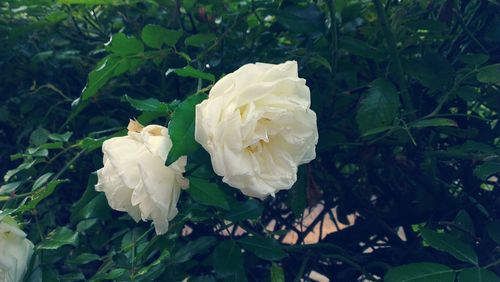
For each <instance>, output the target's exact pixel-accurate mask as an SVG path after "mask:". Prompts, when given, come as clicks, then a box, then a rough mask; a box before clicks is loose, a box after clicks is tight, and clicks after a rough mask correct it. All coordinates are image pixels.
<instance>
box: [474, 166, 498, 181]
mask: <svg viewBox="0 0 500 282" xmlns="http://www.w3.org/2000/svg"><path fill="white" fill-rule="evenodd" d="M497 173H500V162H499V161H486V162H484V163H482V164H480V165H478V166H476V167H475V168H474V175H475V176H477V177H478V178H479V179H481V180H485V181H486V180H488V178H489V177H490V176H492V175H495V174H497Z"/></svg>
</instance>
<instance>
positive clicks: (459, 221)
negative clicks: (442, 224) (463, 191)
mask: <svg viewBox="0 0 500 282" xmlns="http://www.w3.org/2000/svg"><path fill="white" fill-rule="evenodd" d="M453 222H454V223H455V224H456V225H457V226H459V227H460V228H461V230H463V231H466V232H468V234H469V235H470V234H471V235H474V234H475V230H474V222H473V221H472V218H471V217H470V215H469V213H467V211H465V210H460V211H459V212H458V213H457V215H456V216H455V219H453Z"/></svg>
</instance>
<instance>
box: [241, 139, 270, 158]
mask: <svg viewBox="0 0 500 282" xmlns="http://www.w3.org/2000/svg"><path fill="white" fill-rule="evenodd" d="M267 143H269V141H266V140H263V139H260V140H259V141H257V142H256V143H254V144H252V145H250V146H248V147H246V148H245V149H246V150H247V151H248V152H250V153H252V154H255V153H260V152H262V147H263V146H264V145H265V144H267Z"/></svg>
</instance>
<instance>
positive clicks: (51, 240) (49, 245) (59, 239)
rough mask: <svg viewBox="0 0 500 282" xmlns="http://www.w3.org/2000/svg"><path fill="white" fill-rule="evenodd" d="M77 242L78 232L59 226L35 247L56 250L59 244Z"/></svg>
mask: <svg viewBox="0 0 500 282" xmlns="http://www.w3.org/2000/svg"><path fill="white" fill-rule="evenodd" d="M77 244H78V232H75V231H73V230H71V229H69V228H67V227H64V226H63V227H59V228H57V229H56V230H53V231H52V232H50V233H49V234H48V236H47V238H45V240H43V241H42V242H41V243H40V244H38V246H37V248H38V249H40V250H56V249H58V248H60V247H61V246H65V245H73V246H77Z"/></svg>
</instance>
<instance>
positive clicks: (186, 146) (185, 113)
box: [166, 94, 207, 165]
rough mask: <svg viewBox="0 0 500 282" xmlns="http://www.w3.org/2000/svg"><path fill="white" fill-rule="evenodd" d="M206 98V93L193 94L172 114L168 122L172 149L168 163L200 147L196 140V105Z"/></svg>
mask: <svg viewBox="0 0 500 282" xmlns="http://www.w3.org/2000/svg"><path fill="white" fill-rule="evenodd" d="M206 98H207V95H205V94H196V95H192V96H191V97H188V98H187V99H186V100H184V101H183V102H182V103H180V104H179V106H177V108H176V109H175V111H174V113H173V114H172V119H171V120H170V122H169V124H168V134H169V135H170V139H171V140H172V149H170V152H169V153H168V156H167V161H166V165H170V164H172V163H173V162H175V161H176V160H177V159H179V157H181V156H183V155H189V154H191V153H193V152H194V151H196V150H197V149H198V148H199V147H200V145H199V144H198V142H196V141H195V140H194V128H195V107H196V105H197V104H199V103H201V102H202V101H203V100H205V99H206Z"/></svg>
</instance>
